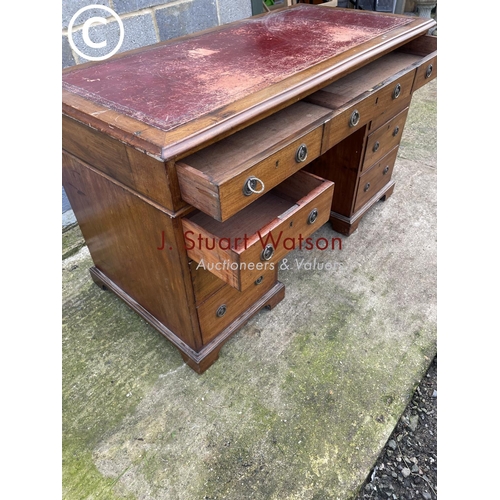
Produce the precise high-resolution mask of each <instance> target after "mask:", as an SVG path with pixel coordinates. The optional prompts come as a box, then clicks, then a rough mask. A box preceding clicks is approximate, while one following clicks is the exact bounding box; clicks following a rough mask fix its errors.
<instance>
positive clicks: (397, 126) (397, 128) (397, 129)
mask: <svg viewBox="0 0 500 500" xmlns="http://www.w3.org/2000/svg"><path fill="white" fill-rule="evenodd" d="M398 134H399V125H396V127H395V128H394V132H393V133H392V135H393V136H394V137H396V136H397V135H398Z"/></svg>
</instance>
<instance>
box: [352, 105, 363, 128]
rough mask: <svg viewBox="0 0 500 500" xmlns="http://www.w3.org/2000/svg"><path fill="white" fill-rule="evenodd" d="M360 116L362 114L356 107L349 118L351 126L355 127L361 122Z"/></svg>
mask: <svg viewBox="0 0 500 500" xmlns="http://www.w3.org/2000/svg"><path fill="white" fill-rule="evenodd" d="M360 118H361V115H360V114H359V111H358V110H357V109H355V110H354V111H353V112H352V115H351V118H350V119H349V127H355V126H356V125H357V124H358V123H359V120H360Z"/></svg>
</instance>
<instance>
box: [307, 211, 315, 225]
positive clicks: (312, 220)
mask: <svg viewBox="0 0 500 500" xmlns="http://www.w3.org/2000/svg"><path fill="white" fill-rule="evenodd" d="M317 218H318V209H317V208H314V209H313V210H311V213H310V214H309V217H307V223H308V224H314V223H315V222H316V219H317Z"/></svg>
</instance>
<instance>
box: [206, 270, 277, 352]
mask: <svg viewBox="0 0 500 500" xmlns="http://www.w3.org/2000/svg"><path fill="white" fill-rule="evenodd" d="M277 279H278V268H277V266H276V267H275V268H274V269H268V270H266V271H262V272H261V273H260V275H259V276H258V277H257V279H256V280H255V281H254V282H253V283H252V284H251V285H250V287H249V288H247V289H246V290H245V291H244V292H240V291H238V290H236V289H235V288H233V287H231V286H229V285H226V284H224V285H223V286H222V287H221V288H219V290H218V291H217V292H215V293H214V294H212V295H210V296H209V297H208V298H207V299H206V300H205V301H204V302H203V303H202V304H200V305H199V306H198V307H197V309H196V310H197V312H198V320H199V324H200V330H201V335H202V338H203V344H205V345H206V344H207V343H208V342H210V341H211V340H212V339H213V338H214V337H216V336H217V335H218V334H219V333H220V332H221V331H222V330H224V329H225V328H226V327H227V326H229V325H230V324H231V323H232V322H233V321H234V320H235V319H236V318H238V317H239V316H240V315H242V314H243V313H244V312H245V311H246V310H247V309H248V308H249V307H251V306H252V305H253V304H254V303H255V302H257V300H259V299H260V298H261V297H262V296H263V295H264V294H265V293H266V292H268V291H269V290H270V289H271V288H272V287H273V286H274V284H275V283H276V281H277ZM219 281H220V280H219Z"/></svg>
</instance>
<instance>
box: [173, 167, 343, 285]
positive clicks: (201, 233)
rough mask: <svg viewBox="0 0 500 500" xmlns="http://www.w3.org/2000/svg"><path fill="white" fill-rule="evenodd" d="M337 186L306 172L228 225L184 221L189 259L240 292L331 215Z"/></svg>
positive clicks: (201, 217)
mask: <svg viewBox="0 0 500 500" xmlns="http://www.w3.org/2000/svg"><path fill="white" fill-rule="evenodd" d="M333 187H334V186H333V182H330V181H327V180H325V179H322V178H320V177H317V176H315V175H312V174H309V173H307V172H304V171H299V172H297V173H295V174H294V175H293V176H291V177H289V178H288V179H286V180H285V181H284V182H282V183H281V184H280V185H279V186H276V188H275V189H273V190H272V191H270V192H268V193H266V195H264V196H262V197H261V198H259V199H257V200H256V201H255V202H254V203H253V204H252V205H251V206H249V207H246V208H245V209H243V210H242V211H240V212H238V213H237V214H236V215H235V216H234V217H232V218H231V219H229V220H228V221H226V222H218V221H216V220H214V219H213V218H211V217H209V216H208V215H206V214H204V213H202V212H195V213H193V214H189V215H188V216H186V217H184V218H183V219H182V224H183V229H184V239H185V247H186V251H187V254H188V256H189V257H190V258H191V259H193V260H194V261H195V262H197V263H200V264H201V263H202V262H203V264H204V265H205V267H206V268H207V269H209V270H210V272H212V273H213V274H215V275H216V276H217V277H219V278H220V279H222V280H223V281H225V282H226V283H228V284H229V285H231V286H233V287H234V288H236V289H237V290H245V289H246V288H249V287H251V286H252V285H253V283H254V281H255V280H256V279H257V278H258V277H259V276H260V275H261V274H262V271H263V270H266V269H270V268H271V267H276V266H277V264H278V262H279V261H280V260H281V259H282V258H283V257H284V256H285V255H287V253H288V252H290V251H291V250H294V249H295V248H301V247H302V245H306V244H307V241H306V240H307V238H309V237H310V236H311V234H312V233H313V232H314V231H316V229H318V228H319V227H320V226H321V225H322V224H324V223H325V222H326V221H327V220H328V218H329V215H330V206H331V203H332V196H333Z"/></svg>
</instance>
